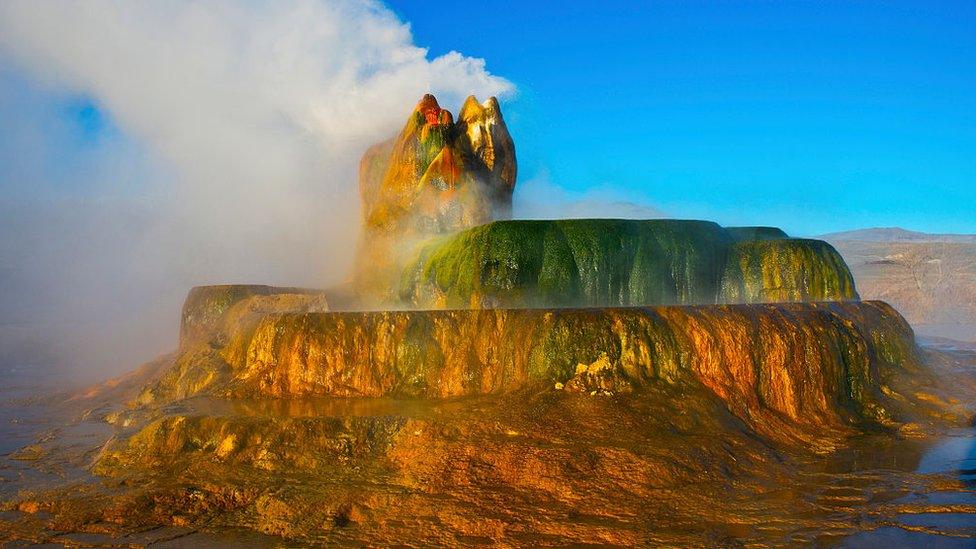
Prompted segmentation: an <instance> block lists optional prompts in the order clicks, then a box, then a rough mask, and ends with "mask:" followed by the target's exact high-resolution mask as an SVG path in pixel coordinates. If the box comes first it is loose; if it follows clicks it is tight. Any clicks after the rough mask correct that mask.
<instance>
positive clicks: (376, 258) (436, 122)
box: [356, 95, 516, 298]
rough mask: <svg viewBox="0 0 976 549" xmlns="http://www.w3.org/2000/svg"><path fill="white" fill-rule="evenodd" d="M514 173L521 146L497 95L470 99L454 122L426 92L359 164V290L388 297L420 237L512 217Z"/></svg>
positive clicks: (357, 274) (357, 271)
mask: <svg viewBox="0 0 976 549" xmlns="http://www.w3.org/2000/svg"><path fill="white" fill-rule="evenodd" d="M515 177H516V161H515V145H514V142H513V141H512V138H511V136H510V135H509V133H508V129H507V128H506V126H505V121H504V120H503V119H502V115H501V111H500V109H499V106H498V101H497V100H496V99H495V98H494V97H492V98H489V99H488V100H487V101H486V102H485V103H483V104H479V103H478V101H477V100H476V99H475V98H474V97H469V98H468V99H467V101H465V103H464V106H463V107H462V108H461V112H460V114H459V117H458V121H457V123H455V122H454V117H453V116H452V115H451V113H450V112H449V111H447V110H444V109H441V108H440V106H439V105H438V104H437V100H436V99H435V98H434V96H432V95H426V96H424V97H423V99H421V100H420V102H419V103H418V104H417V106H416V107H415V108H414V111H413V113H412V114H411V115H410V117H409V118H408V120H407V124H406V126H405V127H404V129H403V131H401V132H400V134H399V135H398V136H397V137H396V138H394V139H392V140H390V141H386V142H384V143H380V144H378V145H375V146H373V147H372V148H370V149H369V150H368V151H367V152H366V154H365V155H364V156H363V159H362V161H361V162H360V181H359V189H360V194H361V196H362V205H363V234H362V238H361V241H360V247H359V253H358V257H357V269H356V282H357V286H358V287H359V289H360V291H361V292H362V293H363V294H364V295H366V296H373V297H379V298H383V297H386V296H387V294H388V290H389V287H390V285H391V282H392V281H394V280H395V276H396V273H397V272H398V268H399V265H400V257H399V256H400V254H401V253H403V252H404V250H406V251H409V249H410V248H411V247H412V246H413V245H414V244H415V243H416V242H417V241H418V240H420V239H423V238H425V237H429V236H430V235H436V234H443V233H447V232H451V231H457V230H460V229H465V228H468V227H473V226H476V225H480V224H483V223H487V222H489V221H491V220H492V219H496V218H499V217H507V216H508V215H509V213H510V211H511V203H512V191H513V190H514V188H515Z"/></svg>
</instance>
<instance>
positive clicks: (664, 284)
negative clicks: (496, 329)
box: [399, 219, 858, 309]
mask: <svg viewBox="0 0 976 549" xmlns="http://www.w3.org/2000/svg"><path fill="white" fill-rule="evenodd" d="M399 298H400V300H401V302H403V303H407V304H408V305H409V306H411V307H418V308H425V309H431V308H433V309H442V308H494V307H561V306H587V307H614V306H632V305H637V306H642V305H673V304H682V305H701V304H715V303H776V302H806V301H849V300H856V299H857V298H858V296H857V291H856V290H855V288H854V280H853V278H852V277H851V273H850V271H849V270H848V268H847V265H846V264H845V263H844V260H843V259H842V258H841V257H840V255H839V254H838V253H837V251H836V250H834V249H833V247H832V246H830V245H829V244H827V243H826V242H823V241H819V240H809V239H798V238H789V237H787V236H786V235H785V234H784V233H783V232H782V231H780V230H779V229H775V228H767V227H739V228H733V229H725V228H723V227H720V226H719V225H717V224H715V223H712V222H708V221H694V220H680V219H653V220H621V219H572V220H556V221H526V220H518V221H511V220H510V221H496V222H493V223H489V224H486V225H481V226H479V227H475V228H472V229H468V230H465V231H461V232H459V233H456V234H451V235H449V236H445V237H441V238H436V239H433V240H431V241H429V242H426V243H424V244H422V245H420V246H419V247H418V250H417V252H416V253H415V254H414V256H413V258H412V259H411V260H410V261H407V262H406V263H405V267H404V269H403V271H402V273H401V276H400V279H399Z"/></svg>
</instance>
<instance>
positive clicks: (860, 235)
mask: <svg viewBox="0 0 976 549" xmlns="http://www.w3.org/2000/svg"><path fill="white" fill-rule="evenodd" d="M817 238H821V239H823V240H847V241H857V242H957V243H963V244H976V234H932V233H920V232H915V231H909V230H906V229H902V228H900V227H873V228H869V229H857V230H854V231H842V232H837V233H829V234H825V235H821V236H819V237H817Z"/></svg>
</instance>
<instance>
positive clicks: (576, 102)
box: [389, 0, 976, 234]
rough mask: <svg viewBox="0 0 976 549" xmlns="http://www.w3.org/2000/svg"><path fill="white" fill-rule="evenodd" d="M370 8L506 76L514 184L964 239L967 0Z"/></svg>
mask: <svg viewBox="0 0 976 549" xmlns="http://www.w3.org/2000/svg"><path fill="white" fill-rule="evenodd" d="M639 4H643V7H636V6H637V5H639ZM389 5H390V6H391V7H392V9H393V10H394V11H395V12H397V13H398V14H399V15H400V16H401V17H402V18H403V19H404V20H406V21H409V22H410V24H411V25H412V29H413V34H414V41H415V42H416V43H417V44H418V45H420V46H424V47H429V48H430V52H431V54H432V55H440V54H442V53H445V52H447V51H450V50H458V51H460V52H463V53H464V54H465V55H471V56H474V57H483V58H485V59H486V60H487V63H488V65H487V66H488V69H489V70H490V71H491V72H493V73H495V74H500V75H502V76H504V77H506V78H508V79H510V80H511V81H512V82H514V83H515V85H516V87H517V89H518V92H517V94H516V95H515V97H513V98H511V99H510V100H509V101H508V102H507V104H506V105H505V106H504V108H505V110H506V116H507V119H508V121H509V125H510V127H511V130H512V133H513V134H514V136H515V139H516V144H517V146H518V151H519V164H520V184H529V185H531V184H532V178H533V177H534V176H536V175H539V174H543V173H544V174H547V177H548V179H549V180H550V181H551V182H552V183H554V184H556V185H558V186H561V187H564V188H567V189H569V190H571V191H576V192H582V191H585V190H587V189H589V188H593V187H599V188H601V189H605V190H607V189H609V190H610V191H611V194H614V195H615V198H626V199H629V200H632V201H635V202H641V203H647V204H651V205H654V206H657V207H659V208H661V209H663V210H665V211H667V212H669V213H671V214H673V215H676V216H680V217H702V218H711V219H716V220H718V221H720V222H723V223H726V224H773V225H780V226H783V227H785V228H786V229H787V230H788V231H790V232H793V233H795V234H817V233H821V232H827V231H833V230H842V229H850V228H857V227H866V226H894V225H897V226H902V227H906V228H910V229H915V230H924V231H930V232H976V3H973V2H959V3H955V2H918V3H898V2H885V3H882V2H784V3H779V2H747V3H743V2H687V1H684V2H652V3H639V2H633V3H631V2H625V3H621V2H612V1H601V2H579V3H576V2H570V3H563V2H531V1H530V2H524V1H520V2H504V1H501V2H497V1H496V2H480V1H468V2H465V3H464V10H459V9H445V8H443V7H433V6H431V5H430V4H429V3H428V2H408V1H402V0H395V1H392V2H390V3H389Z"/></svg>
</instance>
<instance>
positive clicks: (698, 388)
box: [0, 347, 976, 546]
mask: <svg viewBox="0 0 976 549" xmlns="http://www.w3.org/2000/svg"><path fill="white" fill-rule="evenodd" d="M920 360H921V361H922V364H921V365H920V368H921V371H920V372H919V373H920V374H921V375H919V376H912V377H911V378H909V377H907V376H898V378H896V379H895V380H893V383H892V387H891V389H890V392H891V394H893V395H899V396H898V399H899V402H901V406H902V408H900V410H901V412H902V413H903V414H904V415H903V416H902V419H903V420H905V423H902V424H900V425H899V426H898V427H895V428H891V429H880V430H879V429H866V430H865V429H853V430H847V431H844V432H840V433H835V436H832V437H826V438H821V439H820V441H819V443H817V444H812V443H810V442H808V441H799V440H790V439H788V437H781V436H778V435H777V434H775V433H769V434H761V433H759V432H757V431H756V430H755V429H753V428H752V427H750V426H749V424H748V423H747V422H745V421H743V420H742V419H741V418H740V417H737V416H736V415H735V414H734V413H733V412H732V411H731V410H730V408H729V406H728V405H727V403H726V402H725V401H723V400H722V399H721V398H719V397H718V396H717V395H716V394H715V392H714V391H712V390H711V389H709V388H708V387H706V386H705V385H703V384H702V383H700V382H698V381H697V380H695V379H694V378H693V377H691V376H680V377H679V378H678V379H676V380H674V381H672V382H669V383H665V382H663V381H655V382H652V383H649V384H647V385H645V386H643V387H641V388H639V389H638V390H634V391H632V392H627V393H612V394H611V393H609V392H606V393H597V394H596V395H591V393H590V392H586V391H572V390H566V389H556V388H555V387H554V386H546V387H541V386H539V387H529V388H524V389H521V390H516V391H512V392H507V393H503V394H499V395H480V396H473V397H465V398H450V399H418V398H390V397H379V398H361V397H356V398H335V397H305V398H300V399H268V398H258V399H224V398H214V397H211V396H196V397H191V398H185V399H175V400H172V401H169V402H167V403H166V404H164V405H161V406H151V407H141V408H129V409H121V410H120V409H118V408H116V407H113V406H111V405H109V404H108V403H109V402H112V401H115V400H116V399H117V398H118V397H119V396H121V395H120V394H118V393H114V394H111V395H108V394H105V393H98V392H95V393H92V394H90V395H89V396H88V397H87V398H85V399H80V400H78V401H75V403H74V404H72V405H71V406H67V407H59V408H58V410H60V411H61V412H64V413H67V414H69V415H71V414H78V413H79V412H81V411H82V410H86V411H87V410H93V411H90V412H89V413H88V414H86V415H84V419H82V417H76V418H75V421H74V422H71V423H70V425H72V426H71V427H68V428H64V429H62V430H61V432H60V433H59V434H58V435H57V436H53V437H42V438H43V439H42V440H40V441H38V442H35V443H34V444H35V445H36V446H37V450H36V455H35V459H33V460H32V461H31V462H30V465H29V466H27V469H29V470H33V471H38V473H37V475H39V476H44V475H50V476H54V477H56V478H57V480H56V481H53V480H48V481H47V482H43V481H38V479H36V478H35V479H26V478H24V479H16V478H10V479H8V480H7V481H6V482H5V484H8V485H9V486H8V490H7V491H6V492H4V493H5V498H4V499H5V502H6V503H5V504H4V513H3V515H2V516H0V536H2V537H4V538H5V539H19V540H27V541H37V542H56V543H65V542H69V541H70V542H73V543H78V544H81V545H84V544H85V543H89V544H94V543H105V544H135V545H140V544H148V543H152V542H153V541H154V540H156V541H159V540H167V539H169V540H171V541H170V542H169V543H178V544H179V545H182V546H186V545H190V546H192V545H200V546H207V545H218V544H228V545H230V544H236V543H241V544H246V543H248V542H250V543H254V544H268V543H274V542H275V540H278V542H281V543H287V544H295V543H330V544H336V545H363V544H366V545H388V544H405V545H416V546H429V545H432V544H441V545H480V544H495V545H508V546H524V545H543V546H549V545H565V544H581V543H593V544H615V545H645V544H654V543H657V544H673V545H688V544H708V545H737V544H740V543H741V544H751V543H762V544H774V545H785V544H796V543H810V542H817V543H825V544H833V543H840V542H845V543H852V544H866V545H871V544H876V543H878V542H884V541H886V540H887V541H890V542H893V543H907V542H913V541H914V542H926V543H936V542H940V541H941V542H946V543H948V544H949V545H950V546H951V544H952V543H953V542H960V544H961V545H964V544H967V543H970V544H971V543H972V541H973V540H974V539H976V537H974V536H976V529H974V527H973V522H972V521H971V517H972V516H973V515H972V513H974V512H976V492H974V489H976V485H974V484H973V478H974V477H973V474H972V469H973V467H972V464H973V463H974V459H976V454H974V453H973V452H974V450H973V447H974V439H973V434H972V429H971V428H970V427H968V422H969V421H970V420H971V417H972V414H973V413H974V410H973V408H972V402H973V399H972V395H973V394H976V386H974V385H976V381H974V380H976V375H974V374H976V351H974V350H971V349H946V348H942V349H935V348H931V347H926V348H924V349H922V350H921V355H920ZM606 362H607V361H606V359H603V358H599V359H598V360H595V361H594V363H591V364H587V365H585V371H586V372H587V373H593V374H599V373H600V372H602V371H604V370H605V369H606ZM574 372H575V370H574ZM580 373H582V372H580ZM575 376H576V374H575V373H574V378H572V379H577V378H576V377H575ZM572 383H573V382H572V381H570V382H569V383H567V387H568V386H570V385H571V384H572ZM123 385H124V384H120V385H117V386H116V388H118V387H123ZM136 385H138V384H130V385H129V387H128V388H124V387H123V390H124V392H125V391H127V392H128V393H129V395H130V396H133V395H135V394H136V392H137V391H138V388H137V387H136ZM79 404H80V406H78V405H79ZM92 406H94V408H91V407H92ZM104 417H109V419H111V420H112V421H113V422H114V424H115V427H114V428H111V429H106V424H105V423H104V422H103V421H102V418H104ZM92 427H95V428H96V430H98V429H100V430H101V431H100V434H98V435H94V434H92V433H88V434H83V432H84V431H85V430H86V429H89V430H90V429H91V428H92ZM109 437H111V438H110V439H109ZM106 439H109V440H108V442H107V444H104V446H103V445H102V443H103V442H105V441H106ZM11 457H18V456H17V455H14V456H11ZM3 463H4V464H8V463H11V461H9V460H5V461H4V462H3ZM17 463H19V464H20V465H23V464H24V462H17ZM11 471H12V470H11V469H10V466H9V465H5V466H4V469H3V470H2V473H3V475H4V476H5V477H9V476H10V473H11ZM45 472H46V473H45ZM92 473H94V474H95V475H96V476H95V477H91V476H89V475H91V474H92ZM260 536H268V537H260ZM933 540H934V541H933ZM862 546H864V545H862Z"/></svg>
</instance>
